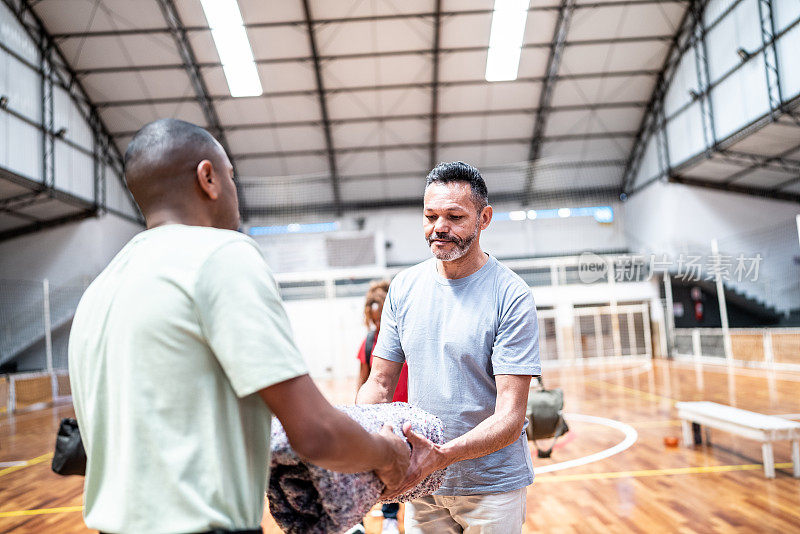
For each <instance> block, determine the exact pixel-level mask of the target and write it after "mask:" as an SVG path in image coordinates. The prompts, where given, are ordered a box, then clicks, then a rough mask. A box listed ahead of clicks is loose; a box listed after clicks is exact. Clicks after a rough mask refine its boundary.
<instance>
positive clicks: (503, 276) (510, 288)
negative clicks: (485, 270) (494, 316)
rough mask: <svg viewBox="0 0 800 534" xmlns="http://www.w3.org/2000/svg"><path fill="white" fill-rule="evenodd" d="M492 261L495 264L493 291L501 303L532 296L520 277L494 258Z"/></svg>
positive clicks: (528, 287)
mask: <svg viewBox="0 0 800 534" xmlns="http://www.w3.org/2000/svg"><path fill="white" fill-rule="evenodd" d="M492 259H493V261H494V262H495V263H496V265H495V276H494V277H493V280H494V284H495V288H494V291H495V292H496V294H497V295H498V296H500V297H501V299H500V301H501V302H507V303H511V302H513V301H515V300H517V299H518V298H520V297H524V296H528V295H531V296H532V294H531V288H530V286H529V285H528V284H527V282H525V280H523V279H522V277H521V276H520V275H518V274H517V273H515V272H514V271H513V270H511V268H509V267H508V266H506V265H504V264H503V263H501V262H500V261H499V260H497V259H496V258H492Z"/></svg>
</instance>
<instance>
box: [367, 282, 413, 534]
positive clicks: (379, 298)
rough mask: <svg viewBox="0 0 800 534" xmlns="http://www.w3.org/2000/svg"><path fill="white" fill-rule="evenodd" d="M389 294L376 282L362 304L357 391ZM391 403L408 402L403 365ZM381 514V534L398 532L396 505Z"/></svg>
mask: <svg viewBox="0 0 800 534" xmlns="http://www.w3.org/2000/svg"><path fill="white" fill-rule="evenodd" d="M388 292H389V280H377V281H374V282H372V283H371V284H370V285H369V289H368V290H367V295H366V299H365V302H364V324H365V325H366V326H367V328H368V329H369V333H368V334H367V337H366V338H365V339H364V342H363V343H362V344H361V348H360V349H359V351H358V355H357V358H358V361H359V362H360V363H361V365H360V369H359V379H358V389H361V386H363V385H364V382H366V381H367V378H369V372H370V369H372V349H373V348H374V347H375V343H376V342H377V341H378V333H379V332H380V329H381V313H382V312H383V303H384V301H385V300H386V295H387V293H388ZM392 402H408V366H406V365H405V364H403V368H402V370H401V371H400V378H399V379H398V381H397V388H395V390H394V396H393V397H392ZM381 511H382V512H383V529H382V531H381V532H382V534H395V533H399V532H400V530H399V528H398V526H397V514H398V512H399V511H400V505H399V504H398V503H387V504H384V505H383V507H382V508H381Z"/></svg>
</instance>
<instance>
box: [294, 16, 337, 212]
mask: <svg viewBox="0 0 800 534" xmlns="http://www.w3.org/2000/svg"><path fill="white" fill-rule="evenodd" d="M303 12H304V14H305V24H306V30H307V32H308V41H309V44H310V47H311V55H312V57H313V58H314V78H315V80H316V82H317V95H318V98H319V109H320V116H321V117H322V129H323V132H324V134H325V154H326V155H327V156H328V172H329V173H330V178H331V189H332V190H333V204H334V211H335V212H336V215H341V214H342V194H341V192H340V190H339V169H338V167H337V165H336V151H335V150H334V148H333V134H332V133H331V123H330V117H329V115H328V100H327V98H326V96H325V83H324V82H323V80H322V67H321V66H320V55H319V49H318V48H317V36H316V33H315V32H314V18H313V16H312V15H311V6H310V5H309V1H308V0H303Z"/></svg>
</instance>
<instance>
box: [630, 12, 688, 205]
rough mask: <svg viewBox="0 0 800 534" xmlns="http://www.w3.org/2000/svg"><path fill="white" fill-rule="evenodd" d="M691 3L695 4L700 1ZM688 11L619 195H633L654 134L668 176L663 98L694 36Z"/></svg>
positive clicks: (654, 91) (632, 153) (639, 135)
mask: <svg viewBox="0 0 800 534" xmlns="http://www.w3.org/2000/svg"><path fill="white" fill-rule="evenodd" d="M693 1H694V2H698V1H701V0H693ZM691 11H692V10H691V8H689V9H687V10H686V13H685V14H684V16H683V20H682V21H681V24H680V27H679V28H680V29H679V30H678V32H677V33H676V34H675V37H674V38H673V41H672V44H671V45H670V48H669V51H668V52H667V57H666V59H665V60H664V66H663V67H662V68H661V72H660V73H659V74H658V78H657V80H656V85H655V88H654V89H653V94H652V95H651V97H650V102H649V104H648V105H647V111H646V112H645V114H644V117H643V118H642V122H641V124H640V125H639V131H638V132H637V134H636V141H635V143H634V145H633V150H631V154H630V157H629V158H628V163H627V165H625V173H624V175H623V177H622V191H623V192H625V193H627V194H631V193H633V192H634V191H631V190H630V188H631V187H632V186H633V180H634V179H635V178H636V175H637V174H638V172H639V168H640V167H641V165H642V160H643V159H644V152H645V149H646V148H647V144H648V143H649V141H650V138H651V137H652V136H653V135H654V134H656V133H657V132H658V133H659V135H662V136H663V139H661V140H660V141H661V142H660V143H659V144H658V147H659V156H660V157H659V160H660V162H661V163H662V165H663V164H665V165H664V166H662V170H664V171H665V172H668V171H667V169H669V152H668V146H667V144H666V143H667V139H666V135H665V133H664V132H665V126H666V120H665V118H664V98H665V97H666V94H667V89H669V86H670V84H671V83H672V80H673V78H674V77H675V72H676V71H677V70H678V64H679V63H680V60H681V57H683V54H684V52H685V51H686V50H688V49H689V48H690V47H691V46H692V44H693V33H694V25H695V23H696V19H695V18H694V17H693V16H692V15H691Z"/></svg>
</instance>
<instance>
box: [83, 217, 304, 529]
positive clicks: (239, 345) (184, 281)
mask: <svg viewBox="0 0 800 534" xmlns="http://www.w3.org/2000/svg"><path fill="white" fill-rule="evenodd" d="M69 370H70V381H71V385H72V396H73V401H74V404H75V412H76V414H77V419H78V424H79V426H80V429H81V434H82V436H83V441H84V445H85V447H86V453H87V469H86V481H85V488H84V490H85V493H84V505H85V510H84V517H85V520H86V524H87V525H88V526H89V527H90V528H94V529H98V530H101V531H105V532H116V533H128V532H148V533H154V534H157V533H166V532H200V531H206V530H211V529H214V528H221V529H245V528H256V527H258V525H259V524H260V522H261V516H262V513H263V506H264V492H265V489H266V481H267V471H268V467H269V436H270V419H271V413H270V411H269V409H268V408H267V406H266V404H264V402H263V400H262V399H261V398H260V396H259V395H258V393H257V392H258V391H259V390H260V389H263V388H265V387H267V386H270V385H273V384H276V383H279V382H282V381H285V380H288V379H290V378H293V377H296V376H299V375H302V374H305V373H306V372H307V370H306V366H305V363H304V362H303V360H302V358H301V356H300V354H299V352H298V350H297V348H296V346H295V344H294V341H293V339H292V334H291V330H290V326H289V322H288V319H287V317H286V313H285V311H284V309H283V305H282V302H281V299H280V296H279V294H278V288H277V285H276V283H275V280H274V279H273V277H272V275H271V273H270V271H269V269H268V267H267V265H266V263H265V262H264V259H263V257H262V255H261V252H260V251H259V249H258V247H257V245H256V243H255V242H254V241H253V240H251V239H250V238H249V237H247V236H245V235H242V234H240V233H237V232H233V231H229V230H219V229H214V228H205V227H196V226H184V225H167V226H162V227H157V228H154V229H152V230H146V231H144V232H142V233H140V234H138V235H137V236H135V237H134V238H133V239H132V240H131V241H130V242H129V243H128V244H127V245H126V246H125V247H124V248H123V249H122V250H121V251H120V252H119V254H117V256H116V257H115V258H114V259H113V260H112V261H111V263H110V264H109V265H108V267H107V268H106V269H105V270H104V271H103V272H102V273H101V274H100V276H98V277H97V279H96V280H95V281H94V282H93V283H92V284H91V286H89V288H88V289H87V291H86V293H85V294H84V296H83V298H82V299H81V302H80V304H79V305H78V309H77V311H76V313H75V318H74V321H73V324H72V332H71V334H70V341H69Z"/></svg>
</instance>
